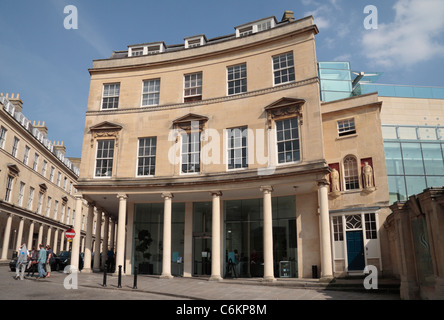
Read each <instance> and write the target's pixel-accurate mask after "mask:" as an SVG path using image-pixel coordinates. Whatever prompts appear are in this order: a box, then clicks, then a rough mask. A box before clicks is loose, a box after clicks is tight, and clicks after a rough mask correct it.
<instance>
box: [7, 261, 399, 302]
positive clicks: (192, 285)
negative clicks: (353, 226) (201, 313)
mask: <svg viewBox="0 0 444 320" xmlns="http://www.w3.org/2000/svg"><path fill="white" fill-rule="evenodd" d="M14 276H15V272H11V271H10V270H9V268H8V267H7V266H0V299H1V300H10V299H13V300H17V299H19V300H22V299H23V300H54V299H56V300H77V299H82V300H91V299H93V300H109V299H113V300H139V299H143V300H398V299H399V294H396V293H371V292H366V291H363V292H354V291H350V290H348V291H339V290H321V289H317V288H315V287H314V286H315V284H316V282H313V285H310V284H309V285H308V288H298V287H296V286H295V285H296V284H297V280H294V281H287V282H286V283H283V282H278V283H275V284H274V285H272V286H270V285H268V286H265V285H262V284H261V282H260V280H241V279H239V280H231V279H227V280H223V281H221V282H210V281H208V280H207V279H199V278H173V279H159V278H157V277H151V276H139V277H138V279H137V289H133V283H134V278H133V276H122V283H121V288H117V285H118V277H117V276H115V275H108V276H107V281H106V282H107V286H106V287H103V286H102V284H103V274H102V273H92V274H91V273H89V274H88V273H80V274H78V278H77V285H78V286H77V287H78V288H77V289H65V286H64V282H66V283H67V284H68V285H72V284H74V282H73V281H72V279H74V278H70V277H72V275H67V274H64V273H62V272H52V273H51V277H50V278H46V279H40V280H35V278H27V279H25V280H23V281H20V280H14ZM307 281H308V280H307ZM299 284H300V282H299Z"/></svg>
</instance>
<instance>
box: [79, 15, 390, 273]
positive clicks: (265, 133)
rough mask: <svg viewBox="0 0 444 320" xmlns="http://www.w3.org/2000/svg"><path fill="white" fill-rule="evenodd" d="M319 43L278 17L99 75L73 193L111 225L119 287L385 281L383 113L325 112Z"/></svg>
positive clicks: (131, 55)
mask: <svg viewBox="0 0 444 320" xmlns="http://www.w3.org/2000/svg"><path fill="white" fill-rule="evenodd" d="M317 33H318V29H317V27H316V25H314V24H313V18H312V17H311V16H310V17H306V18H303V19H299V20H295V19H294V18H293V13H292V12H285V14H284V16H283V17H282V19H281V20H280V21H278V20H277V19H276V18H275V17H268V18H264V19H261V20H257V21H254V22H250V23H246V24H243V25H240V26H237V27H235V33H233V34H230V35H227V36H221V37H218V38H214V39H207V37H206V36H205V35H196V36H191V37H187V38H185V39H184V43H183V44H178V45H167V44H165V43H164V42H150V43H142V44H137V45H130V46H128V50H125V51H118V52H114V53H113V55H112V56H111V57H110V58H109V59H103V60H95V61H94V62H93V66H92V68H91V69H90V70H89V72H90V75H91V83H90V93H89V101H88V108H87V111H86V122H85V131H84V140H83V149H82V162H81V167H80V177H79V179H78V183H77V185H76V187H77V189H78V191H79V194H81V195H82V197H83V199H85V200H87V202H88V205H89V210H90V211H92V208H93V207H94V206H99V207H100V208H102V209H103V211H105V212H107V213H108V214H109V215H110V216H112V217H113V218H114V219H116V220H117V224H118V228H117V229H118V230H117V245H116V252H117V261H116V264H117V265H122V266H123V268H124V272H125V273H126V274H131V273H132V272H133V271H134V268H135V267H137V268H138V270H139V272H142V273H149V274H158V275H161V276H162V277H165V278H169V277H171V276H173V275H183V276H187V277H190V276H201V275H208V276H210V279H214V280H217V279H220V278H222V277H225V276H230V275H233V274H234V273H236V275H237V276H241V277H250V276H251V277H262V278H264V279H265V280H270V281H273V280H274V279H276V278H277V277H300V278H311V277H312V276H313V275H314V273H316V271H318V272H319V276H321V277H325V278H330V277H333V276H336V275H344V274H347V272H353V271H356V272H362V271H363V269H364V266H365V265H368V264H372V265H375V266H376V267H377V268H378V269H379V270H380V271H384V261H385V259H389V257H388V256H387V251H386V248H385V247H384V243H386V241H384V237H385V236H386V235H385V233H384V230H383V229H382V228H381V225H382V223H383V222H384V221H385V218H386V216H387V214H388V213H389V212H390V210H389V208H388V204H389V198H388V189H387V175H386V164H385V158H384V149H383V144H382V131H381V123H380V112H381V102H379V101H378V97H377V95H376V94H367V95H362V96H359V97H355V98H350V99H347V100H344V101H339V102H331V103H326V104H323V105H321V98H320V90H319V77H318V66H317V60H316V48H315V35H316V34H317ZM77 201H78V203H80V202H81V201H82V200H81V199H80V198H79V199H78V200H77ZM74 227H75V229H78V228H80V224H79V221H76V224H75V226H74ZM87 236H88V234H87ZM364 248H365V250H364ZM86 249H87V250H88V248H86ZM74 250H79V248H78V244H76V243H74V245H73V251H74Z"/></svg>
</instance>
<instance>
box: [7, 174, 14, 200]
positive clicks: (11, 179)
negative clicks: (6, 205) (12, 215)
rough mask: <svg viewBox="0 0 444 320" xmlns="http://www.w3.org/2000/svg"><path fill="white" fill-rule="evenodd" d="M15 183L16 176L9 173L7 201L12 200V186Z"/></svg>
mask: <svg viewBox="0 0 444 320" xmlns="http://www.w3.org/2000/svg"><path fill="white" fill-rule="evenodd" d="M13 185H14V177H13V176H11V175H10V174H8V178H7V181H6V193H5V202H10V201H11V194H12V188H13Z"/></svg>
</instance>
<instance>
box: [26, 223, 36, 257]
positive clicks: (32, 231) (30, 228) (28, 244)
mask: <svg viewBox="0 0 444 320" xmlns="http://www.w3.org/2000/svg"><path fill="white" fill-rule="evenodd" d="M33 236H34V221H32V220H31V224H30V225H29V233H28V242H27V244H26V245H27V246H28V250H32V238H33Z"/></svg>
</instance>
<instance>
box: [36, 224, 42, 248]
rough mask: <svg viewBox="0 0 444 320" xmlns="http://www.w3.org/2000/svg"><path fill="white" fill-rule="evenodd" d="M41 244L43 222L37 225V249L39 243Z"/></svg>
mask: <svg viewBox="0 0 444 320" xmlns="http://www.w3.org/2000/svg"><path fill="white" fill-rule="evenodd" d="M41 244H43V223H40V226H39V236H38V238H37V250H39V245H41Z"/></svg>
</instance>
